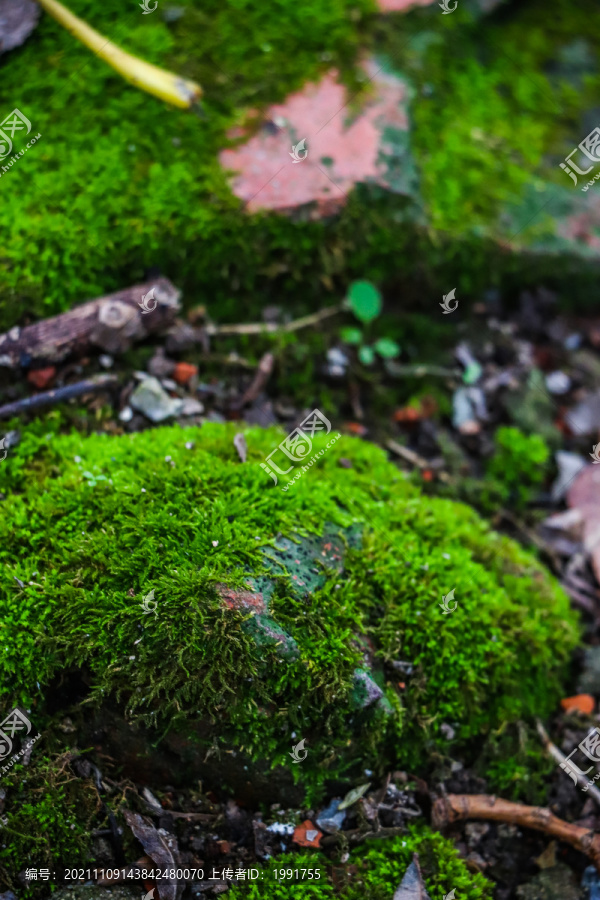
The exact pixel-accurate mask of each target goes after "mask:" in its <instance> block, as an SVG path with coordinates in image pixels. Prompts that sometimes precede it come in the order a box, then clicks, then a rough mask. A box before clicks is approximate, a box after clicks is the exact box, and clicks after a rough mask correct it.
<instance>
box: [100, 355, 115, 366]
mask: <svg viewBox="0 0 600 900" xmlns="http://www.w3.org/2000/svg"><path fill="white" fill-rule="evenodd" d="M98 362H99V363H100V365H101V366H102V368H103V369H111V368H112V367H113V365H114V363H115V361H114V359H113V358H112V356H109V355H108V353H101V354H100V356H99V357H98Z"/></svg>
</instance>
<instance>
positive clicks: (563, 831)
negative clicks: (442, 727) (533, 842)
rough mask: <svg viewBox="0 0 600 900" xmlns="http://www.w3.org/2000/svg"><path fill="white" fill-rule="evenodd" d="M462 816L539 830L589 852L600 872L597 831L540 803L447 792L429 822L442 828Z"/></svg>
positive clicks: (436, 803) (584, 851) (586, 853)
mask: <svg viewBox="0 0 600 900" xmlns="http://www.w3.org/2000/svg"><path fill="white" fill-rule="evenodd" d="M461 819H489V820H491V821H494V822H506V823H508V824H510V825H519V826H521V827H522V828H531V829H533V830H534V831H542V832H543V833H544V834H549V835H551V836H552V837H555V838H557V839H558V840H560V841H564V842H565V843H566V844H570V845H571V846H572V847H575V848H576V849H577V850H580V851H581V852H582V853H585V855H586V856H588V857H589V858H590V859H591V861H592V862H593V864H594V865H595V867H596V869H597V870H598V871H599V872H600V834H595V832H594V831H592V830H591V829H589V828H581V827H580V826H579V825H572V824H571V823H570V822H565V821H564V820H563V819H559V818H557V817H556V816H554V815H552V813H551V812H550V810H549V809H544V808H543V807H541V806H523V805H522V804H521V803H511V802H510V801H509V800H502V799H501V798H500V797H492V796H489V795H488V794H447V795H446V796H445V797H439V798H438V799H437V800H436V801H435V802H434V804H433V808H432V824H433V827H434V828H437V829H440V830H441V829H442V828H444V827H445V826H447V825H451V824H452V823H453V822H458V821H460V820H461Z"/></svg>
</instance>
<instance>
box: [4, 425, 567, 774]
mask: <svg viewBox="0 0 600 900" xmlns="http://www.w3.org/2000/svg"><path fill="white" fill-rule="evenodd" d="M44 427H47V425H45V426H44ZM235 431H236V429H235V428H234V427H232V426H227V427H225V426H210V425H206V426H204V427H203V428H202V429H185V430H182V429H180V428H177V427H174V428H160V429H155V430H152V431H146V432H144V433H140V434H135V435H131V436H126V437H118V438H115V437H108V436H106V435H98V436H93V437H90V438H87V439H86V438H82V437H81V435H78V434H72V435H68V436H62V437H54V436H53V435H52V434H51V433H50V434H48V435H46V436H45V438H44V435H43V434H42V435H40V434H37V435H36V434H35V429H32V430H31V431H30V432H28V433H26V434H25V436H24V439H23V442H22V444H21V445H20V447H19V448H17V451H15V453H14V454H12V455H11V456H10V457H9V459H8V460H7V465H5V466H3V467H2V470H1V472H0V477H1V479H2V481H1V482H0V489H1V490H3V491H4V492H5V493H8V494H9V496H8V497H7V499H6V500H5V501H4V503H3V516H2V519H1V521H0V560H1V561H2V563H3V566H2V574H1V576H0V613H1V616H0V618H1V620H2V643H3V645H4V654H3V656H2V659H1V661H0V691H1V693H2V696H3V697H4V699H5V701H6V703H9V702H10V703H15V702H17V701H18V702H20V703H22V704H26V705H27V706H28V707H30V706H31V705H32V704H35V706H36V707H37V708H38V709H39V715H40V716H43V715H44V696H45V694H46V692H47V690H48V685H49V684H50V683H51V681H52V679H53V678H55V677H56V675H57V674H58V673H59V672H61V671H64V670H65V669H70V668H75V669H77V668H79V669H82V670H84V671H85V673H86V676H85V677H86V682H87V683H88V684H89V696H88V702H90V703H95V704H101V703H102V702H106V701H108V700H109V699H110V702H114V698H117V699H118V700H119V702H120V703H121V704H122V706H123V707H125V708H126V709H127V711H128V715H129V716H134V717H141V718H142V719H144V720H146V721H147V722H149V723H153V724H155V725H157V726H159V727H161V728H162V729H164V728H166V727H175V726H176V725H177V723H180V724H181V726H182V727H183V728H185V729H187V732H188V733H189V734H190V735H192V734H193V733H196V732H197V733H198V734H199V736H200V738H201V740H202V741H203V742H204V743H206V742H207V741H213V742H214V743H213V746H215V747H217V748H219V747H221V748H230V747H237V748H238V749H240V750H241V749H243V750H244V752H245V753H246V754H248V755H249V756H250V758H253V759H260V760H263V761H266V765H268V766H275V765H281V764H286V765H288V766H290V763H289V757H288V754H289V751H290V749H291V744H292V743H293V741H292V737H291V735H292V733H296V734H299V735H301V736H303V737H306V738H308V740H309V746H310V748H311V753H310V754H309V757H308V759H307V760H306V762H305V763H303V764H302V766H291V770H292V771H293V773H294V776H295V777H296V778H297V779H300V780H301V781H302V782H303V783H304V784H305V785H311V784H312V785H313V786H314V785H317V784H320V783H322V782H323V779H325V778H327V777H328V776H331V775H334V774H336V773H337V774H340V773H341V772H343V771H346V772H347V773H350V774H352V773H354V774H357V773H358V772H360V767H361V766H364V765H365V764H368V765H369V767H371V768H382V767H383V766H385V765H388V764H389V763H390V762H392V761H393V762H394V763H397V764H398V765H402V766H407V767H408V766H410V767H412V770H413V771H414V770H415V769H417V768H418V769H421V770H422V769H423V767H424V765H425V764H426V757H425V756H424V753H426V752H429V751H430V750H431V749H433V748H435V747H436V746H437V747H438V748H440V749H441V748H443V747H445V746H446V742H445V741H444V740H443V738H440V737H439V735H440V731H439V727H440V725H441V724H442V723H444V722H452V723H454V724H455V725H456V729H457V733H458V740H460V741H466V740H468V739H470V738H473V737H475V736H480V735H482V734H484V733H486V732H487V731H488V730H489V729H490V728H491V727H495V726H496V725H497V724H498V723H501V722H503V721H514V720H516V719H518V718H520V717H523V716H527V715H528V714H530V713H533V712H535V713H536V714H538V715H544V713H545V712H547V711H548V710H550V709H551V708H552V706H553V705H554V703H555V702H556V699H557V697H558V696H560V690H561V670H563V669H564V665H565V662H566V661H567V659H568V656H569V652H570V650H571V649H572V647H573V646H574V644H575V642H576V638H577V628H576V625H575V619H574V615H573V613H572V612H571V611H570V608H569V602H568V599H567V597H566V596H565V595H564V593H563V592H562V590H561V589H560V588H559V587H558V585H557V584H556V582H555V581H554V580H553V579H552V578H551V577H550V576H548V575H547V574H546V573H545V572H544V571H543V570H542V568H541V567H540V566H539V564H537V563H536V562H535V561H534V559H533V558H532V557H531V556H530V555H528V554H527V553H526V552H524V551H523V550H521V549H520V548H519V547H518V546H517V545H516V544H514V543H512V542H510V541H509V540H507V539H504V538H502V537H500V536H499V535H497V534H494V533H493V532H490V531H489V530H488V528H487V526H486V525H485V524H484V523H483V522H482V521H481V520H480V519H479V518H478V517H477V515H476V514H475V513H474V512H473V511H472V510H470V509H469V508H468V507H466V506H462V505H460V504H455V503H452V502H450V501H448V500H436V499H431V498H424V497H422V496H421V495H420V494H419V493H418V491H417V489H416V488H414V487H413V486H412V485H410V484H409V482H408V481H407V480H406V479H405V478H404V476H403V475H402V474H401V473H400V472H398V471H397V470H396V469H395V468H394V467H393V466H392V465H391V464H389V463H388V462H387V461H386V460H385V456H384V454H383V452H382V451H381V450H379V449H377V448H375V447H373V446H370V445H367V444H365V443H362V442H360V441H358V440H356V439H352V438H346V437H342V438H341V439H339V440H338V441H337V442H336V443H335V444H334V446H333V447H331V448H330V449H329V450H327V452H326V453H325V454H324V455H323V456H322V457H320V458H319V459H318V461H317V464H316V466H315V467H314V468H312V469H310V470H309V471H308V472H306V473H304V475H303V477H302V478H301V479H300V480H299V481H296V482H295V483H294V485H293V487H291V488H290V489H289V490H288V491H287V492H283V491H282V490H280V489H279V487H278V488H275V487H274V486H273V484H272V482H271V480H270V479H269V478H268V476H267V475H266V474H265V473H264V472H263V470H262V469H261V468H260V466H259V462H260V461H261V460H263V459H264V458H265V456H266V455H267V454H268V453H269V452H270V451H271V450H272V449H273V448H275V447H276V446H277V443H278V441H279V440H281V434H280V433H279V432H277V431H275V430H271V431H266V432H265V431H262V430H259V429H248V430H247V431H246V432H245V433H246V439H247V442H248V447H249V461H248V462H247V463H246V464H245V465H244V464H242V463H240V461H239V458H238V456H237V452H236V450H235V448H234V446H233V435H234V433H235ZM190 440H193V441H195V448H194V449H186V447H185V444H186V442H188V441H190ZM319 447H321V448H323V449H324V448H325V439H323V438H321V439H320V440H319V439H317V440H316V443H315V449H318V448H319ZM341 456H344V457H348V458H350V459H351V460H352V462H353V468H352V469H351V470H344V469H341V468H339V466H338V465H337V461H338V459H339V458H340V457H341ZM99 474H102V475H104V476H105V477H106V479H107V480H106V481H97V480H96V479H95V477H94V476H96V475H99ZM351 526H352V528H351ZM350 528H351V531H348V529H350ZM357 528H358V529H359V533H360V541H361V546H360V547H358V546H357V545H356V541H355V539H350V535H351V533H353V532H355V531H356V529H357ZM299 533H301V534H306V535H310V534H312V535H315V536H319V535H324V534H326V533H327V534H329V535H335V534H337V535H338V538H337V540H338V542H339V546H340V547H344V548H345V549H344V551H343V560H338V561H337V562H336V564H335V565H333V567H332V566H330V565H328V566H325V567H323V566H322V565H321V563H322V561H323V560H322V557H321V553H320V552H318V553H317V555H316V558H315V553H314V551H313V552H312V553H313V555H312V556H311V555H310V554H307V556H306V562H305V563H302V565H306V566H307V567H312V568H316V569H317V571H319V573H320V581H319V584H318V585H317V586H316V587H315V589H314V590H313V592H312V593H311V594H309V595H308V596H305V595H304V593H303V589H300V590H299V589H298V587H297V584H298V583H299V582H298V578H297V577H296V576H295V574H294V569H293V568H290V569H289V570H288V569H287V567H286V566H282V557H281V555H279V556H278V551H277V549H276V548H277V546H280V541H281V537H278V535H279V536H281V535H283V536H287V537H288V538H289V537H291V536H293V535H294V534H299ZM311 540H312V541H313V544H312V546H316V545H314V538H313V539H311ZM321 540H322V541H323V543H322V547H323V548H324V549H323V554H324V555H325V556H326V555H327V553H328V552H330V551H328V550H327V547H330V546H331V544H330V543H329V544H328V541H330V538H325V539H323V538H321ZM215 542H217V543H216V545H215ZM309 544H310V542H309ZM303 546H306V544H302V545H298V547H299V549H301V547H303ZM338 555H339V556H341V551H340V554H338ZM342 564H343V573H341V572H340V566H341V565H342ZM296 571H300V572H301V571H302V569H298V570H296ZM250 575H252V576H253V577H254V578H255V579H263V582H262V584H263V585H264V584H265V581H264V580H265V579H266V581H267V582H268V583H269V585H270V587H269V590H270V591H271V595H270V597H269V599H268V608H267V610H266V612H265V614H264V616H261V618H264V619H265V620H266V626H267V627H268V626H270V625H272V626H273V628H274V629H275V633H279V634H281V630H282V631H283V632H284V633H285V634H286V635H288V636H289V637H290V639H291V640H292V641H293V645H294V652H293V653H283V652H282V650H281V642H280V641H279V640H275V641H272V640H271V641H261V642H257V641H256V640H255V636H254V635H253V633H252V629H251V628H250V629H249V627H248V625H249V623H250V624H251V625H252V624H253V625H254V626H255V627H258V626H259V625H260V622H258V621H257V620H258V617H257V619H254V620H253V619H252V616H251V612H249V611H248V610H247V609H246V610H244V609H243V610H241V611H236V610H234V609H229V608H227V606H226V604H225V603H224V602H223V601H222V599H221V596H220V595H219V590H218V588H217V585H219V584H227V585H228V586H229V587H233V588H238V589H243V588H244V586H245V585H247V584H248V578H249V576H250ZM15 576H16V578H18V579H20V581H21V582H23V584H24V587H23V588H21V587H19V584H18V583H17V581H15ZM452 588H454V589H455V591H456V600H457V601H458V610H457V611H456V612H455V613H453V614H452V615H450V616H442V614H441V611H440V608H439V603H440V602H441V599H442V595H443V594H446V593H448V591H449V590H451V589H452ZM245 589H246V590H248V588H247V587H246V588H245ZM150 590H153V591H154V596H155V600H156V601H157V603H158V609H157V615H156V616H154V615H144V614H143V612H142V611H141V607H140V604H141V602H142V599H143V597H145V596H146V595H147V594H148V593H149V591H150ZM264 624H265V623H264V622H263V625H264ZM366 639H368V641H370V642H371V646H372V650H373V659H372V660H370V661H369V662H368V663H366V664H365V658H364V652H365V650H364V647H365V643H364V642H365V640H366ZM259 644H260V646H259ZM398 659H401V660H405V661H410V662H411V663H412V664H413V665H414V667H415V670H414V673H413V676H412V679H411V680H410V681H409V683H408V686H407V689H406V690H405V691H402V690H401V689H399V688H398V685H397V682H398V680H399V679H398V676H397V675H395V674H394V670H393V668H392V667H391V666H390V664H391V663H393V662H394V661H395V660H398ZM365 665H366V668H367V669H368V670H371V669H372V670H373V678H374V679H375V681H374V684H375V683H376V682H377V681H379V684H380V686H381V688H382V689H383V692H384V697H382V698H381V701H380V702H378V703H373V704H371V705H370V706H369V708H368V709H365V710H363V711H362V712H358V713H356V712H352V709H351V704H350V696H351V694H352V692H353V689H354V688H355V687H356V677H357V676H356V671H357V669H363V668H364V667H365ZM36 685H39V687H36ZM373 689H374V690H377V689H376V688H373ZM190 726H193V727H190ZM36 727H38V728H40V725H39V724H37V726H36Z"/></svg>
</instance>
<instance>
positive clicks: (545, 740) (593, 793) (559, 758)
mask: <svg viewBox="0 0 600 900" xmlns="http://www.w3.org/2000/svg"><path fill="white" fill-rule="evenodd" d="M536 726H537V731H538V734H539V736H540V737H541V739H542V744H543V745H544V748H545V750H546V753H548V754H549V756H551V757H552V759H554V760H556V762H557V763H559V765H562V764H563V763H564V762H566V759H567V757H566V756H565V755H564V753H562V752H561V751H560V750H559V749H558V747H557V746H556V744H553V743H552V741H551V740H550V738H549V737H548V732H547V731H546V729H545V728H544V726H543V725H542V723H541V722H540V720H539V719H537V721H536ZM575 777H576V778H577V783H578V784H579V785H580V786H581V787H586V786H587V785H588V784H589V781H588V779H587V778H586V777H585V775H582V774H580V773H579V772H576V773H575ZM586 793H587V794H589V795H590V797H593V798H594V800H595V801H596V804H597V806H600V790H598V788H597V787H595V785H593V784H590V785H589V787H588V789H587V791H586Z"/></svg>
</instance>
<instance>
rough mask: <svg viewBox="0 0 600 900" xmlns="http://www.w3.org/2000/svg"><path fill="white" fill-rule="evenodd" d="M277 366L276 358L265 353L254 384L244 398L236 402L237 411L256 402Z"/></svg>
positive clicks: (253, 381) (253, 380)
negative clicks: (274, 367) (275, 365)
mask: <svg viewBox="0 0 600 900" xmlns="http://www.w3.org/2000/svg"><path fill="white" fill-rule="evenodd" d="M274 364H275V357H274V356H273V354H272V353H265V355H264V356H263V357H262V359H261V361H260V362H259V364H258V368H257V370H256V375H255V376H254V378H253V379H252V383H251V385H250V387H249V388H248V389H247V390H246V391H245V393H244V394H243V396H242V397H241V398H240V399H239V400H238V401H237V402H236V404H235V406H236V408H237V409H242V408H243V407H244V406H247V405H248V403H252V401H253V400H256V398H257V397H258V395H259V394H260V392H261V391H262V389H263V388H264V386H265V384H266V383H267V381H268V380H269V378H270V377H271V373H272V371H273V365H274Z"/></svg>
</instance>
